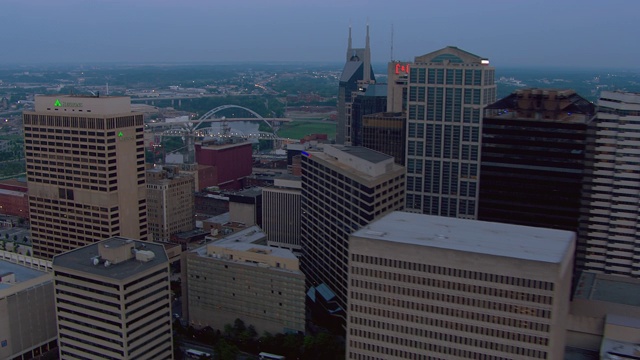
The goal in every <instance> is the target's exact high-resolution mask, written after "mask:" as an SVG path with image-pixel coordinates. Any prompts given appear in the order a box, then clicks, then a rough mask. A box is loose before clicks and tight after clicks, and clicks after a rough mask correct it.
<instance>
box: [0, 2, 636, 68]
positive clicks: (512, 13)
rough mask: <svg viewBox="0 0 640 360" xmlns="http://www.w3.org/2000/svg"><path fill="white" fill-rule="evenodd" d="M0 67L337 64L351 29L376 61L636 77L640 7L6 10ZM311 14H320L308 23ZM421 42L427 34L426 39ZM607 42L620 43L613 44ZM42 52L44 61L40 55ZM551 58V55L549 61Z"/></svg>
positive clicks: (46, 5) (260, 5)
mask: <svg viewBox="0 0 640 360" xmlns="http://www.w3.org/2000/svg"><path fill="white" fill-rule="evenodd" d="M3 5H4V6H3V11H2V13H0V32H2V33H4V34H10V35H9V36H8V37H7V38H6V39H5V41H4V42H3V43H2V44H1V46H2V49H3V51H2V55H0V65H8V64H25V65H33V64H46V63H86V64H90V63H119V62H124V63H212V64H214V63H221V62H222V63H225V62H247V61H249V62H252V61H256V62H336V61H341V60H342V58H343V57H344V51H345V49H346V47H347V35H348V28H349V26H350V24H351V26H352V29H353V46H354V47H364V40H365V39H364V38H365V28H366V24H367V22H368V23H369V25H370V28H371V49H372V50H371V51H372V62H373V63H383V62H387V61H389V60H390V59H391V27H392V25H393V28H394V39H393V48H394V51H393V54H394V56H393V58H394V60H401V61H412V60H413V58H414V57H415V56H420V55H423V54H426V53H428V52H431V51H434V50H437V49H440V48H443V47H445V46H449V45H451V46H457V47H459V48H462V49H465V50H467V51H469V52H472V53H474V54H477V55H479V56H482V57H487V58H489V60H490V61H491V63H492V65H494V66H505V67H513V66H539V67H575V68H593V67H606V68H611V69H614V68H619V69H638V68H639V66H638V65H637V62H636V61H635V60H636V59H638V58H640V48H638V47H631V46H626V44H632V43H633V41H634V40H635V39H634V35H635V33H636V31H635V27H634V22H633V20H634V18H633V15H634V14H635V13H637V11H638V10H640V3H638V2H632V1H625V0H615V1H610V2H606V3H601V2H595V1H587V2H584V1H577V0H567V1H563V2H562V3H553V2H551V1H547V0H544V1H542V2H535V4H534V3H533V2H525V1H500V0H491V1H485V2H482V3H479V2H471V1H463V0H456V1H448V2H446V3H439V2H438V3H436V2H419V1H402V2H395V3H390V2H386V1H382V0H372V1H365V0H356V1H351V2H348V3H344V2H339V1H336V0H329V1H324V2H321V3H313V4H308V3H298V2H295V1H292V0H274V1H271V2H269V3H264V2H260V1H257V0H245V1H242V2H241V3H237V2H234V3H231V2H215V3H210V2H208V1H205V0H188V1H185V2H180V3H176V2H172V1H168V0H161V1H154V2H152V1H150V0H136V1H134V2H127V1H124V0H106V1H101V2H94V1H86V0H60V1H57V2H47V1H44V0H29V1H19V0H7V1H6V3H5V4H3ZM310 14H311V15H312V16H310ZM423 34H425V35H423ZM611 39H615V41H612V40H611ZM43 54H46V56H43ZM550 54H552V55H553V56H550Z"/></svg>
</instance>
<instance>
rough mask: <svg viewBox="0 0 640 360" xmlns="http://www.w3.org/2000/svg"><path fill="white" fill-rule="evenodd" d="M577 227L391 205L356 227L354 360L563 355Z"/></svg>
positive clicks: (350, 352) (351, 318)
mask: <svg viewBox="0 0 640 360" xmlns="http://www.w3.org/2000/svg"><path fill="white" fill-rule="evenodd" d="M574 248H575V234H574V233H572V232H569V231H561V230H552V229H543V228H532V227H525V226H516V225H509V224H500V223H489V222H482V221H474V220H466V219H456V218H449V217H440V216H431V215H421V214H410V213H403V212H393V213H391V214H389V215H387V216H385V217H383V218H381V219H379V220H377V221H375V222H373V223H372V224H370V225H368V226H366V227H365V228H363V229H361V230H359V231H357V232H355V233H353V234H352V235H351V239H350V248H349V292H348V294H349V313H348V324H347V351H346V358H348V359H379V358H389V359H418V358H423V357H424V355H425V354H428V355H429V356H432V357H434V358H446V359H454V358H455V359H458V358H467V359H562V358H563V355H564V344H565V340H564V339H565V331H566V329H565V326H566V318H567V314H568V310H569V293H570V287H571V286H570V285H571V276H572V259H573V252H574Z"/></svg>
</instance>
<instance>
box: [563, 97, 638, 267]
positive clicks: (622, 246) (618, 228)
mask: <svg viewBox="0 0 640 360" xmlns="http://www.w3.org/2000/svg"><path fill="white" fill-rule="evenodd" d="M597 111H598V112H597V115H596V119H595V120H594V122H593V123H594V124H593V125H594V126H593V140H592V142H593V145H592V146H591V147H590V148H588V152H587V161H588V166H589V167H590V168H589V169H588V170H587V175H586V179H585V187H584V203H583V205H584V212H583V216H582V217H581V223H580V232H579V237H578V251H577V256H576V263H577V266H576V267H577V268H578V270H581V269H586V270H591V271H594V272H601V273H608V274H616V275H622V276H629V277H634V278H638V277H640V245H639V244H638V240H639V239H640V217H639V216H638V214H639V211H640V210H639V209H640V208H639V204H640V195H638V194H640V179H639V178H638V172H639V171H640V132H639V131H638V129H640V94H636V93H625V92H611V91H603V92H602V94H601V95H600V99H599V100H598V110H597Z"/></svg>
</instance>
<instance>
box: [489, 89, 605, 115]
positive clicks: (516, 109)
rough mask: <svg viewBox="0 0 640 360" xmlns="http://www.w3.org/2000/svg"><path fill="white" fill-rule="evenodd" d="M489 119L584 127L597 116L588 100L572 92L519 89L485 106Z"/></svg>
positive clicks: (565, 90) (567, 90)
mask: <svg viewBox="0 0 640 360" xmlns="http://www.w3.org/2000/svg"><path fill="white" fill-rule="evenodd" d="M486 110H498V111H497V112H496V111H494V113H495V114H490V115H488V117H490V118H500V119H505V120H506V119H514V120H520V119H525V120H532V119H535V120H539V121H545V120H546V121H562V122H569V123H587V122H589V121H590V120H591V118H592V117H593V115H594V114H595V112H596V107H595V105H594V104H593V103H591V102H590V101H589V100H587V99H585V98H583V97H582V96H580V95H578V94H576V92H575V91H573V90H571V89H536V88H533V89H520V90H516V91H514V92H513V93H511V94H510V95H508V96H506V97H504V98H502V99H500V100H498V101H496V102H495V103H493V104H491V105H489V106H487V107H486V108H485V113H486V112H487V111H486Z"/></svg>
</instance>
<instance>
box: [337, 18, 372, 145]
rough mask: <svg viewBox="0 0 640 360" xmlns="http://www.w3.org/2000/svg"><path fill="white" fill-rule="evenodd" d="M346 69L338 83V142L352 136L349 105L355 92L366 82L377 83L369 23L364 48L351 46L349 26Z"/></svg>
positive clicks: (340, 142)
mask: <svg viewBox="0 0 640 360" xmlns="http://www.w3.org/2000/svg"><path fill="white" fill-rule="evenodd" d="M346 61H347V62H346V63H345V65H344V69H343V70H342V74H341V75H340V82H339V85H338V116H337V124H336V143H337V144H344V143H345V141H346V140H347V139H348V138H350V134H349V133H348V129H349V128H350V124H349V123H348V115H349V114H348V113H347V106H348V104H351V102H352V101H353V93H354V92H357V91H358V90H359V88H361V87H362V86H363V85H364V84H371V83H375V80H376V78H375V75H374V74H373V68H372V67H371V49H370V47H369V25H367V38H366V44H365V47H364V48H353V47H352V46H351V26H349V44H348V45H347V57H346Z"/></svg>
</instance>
